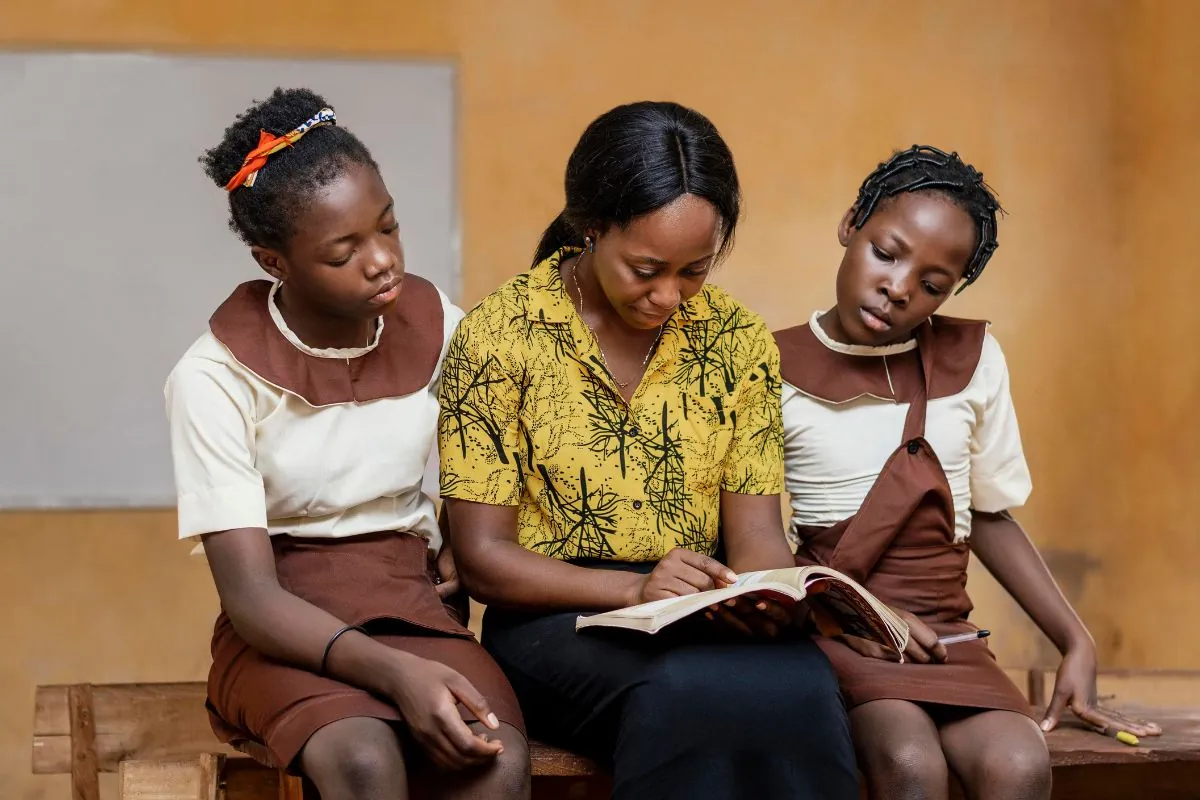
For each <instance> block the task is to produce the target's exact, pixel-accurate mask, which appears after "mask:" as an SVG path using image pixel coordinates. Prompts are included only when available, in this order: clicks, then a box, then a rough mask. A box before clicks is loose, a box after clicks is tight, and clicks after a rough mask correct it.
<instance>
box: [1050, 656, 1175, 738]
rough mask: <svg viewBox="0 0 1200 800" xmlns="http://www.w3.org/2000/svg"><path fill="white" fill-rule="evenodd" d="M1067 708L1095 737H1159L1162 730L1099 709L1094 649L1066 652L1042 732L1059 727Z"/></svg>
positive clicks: (1153, 725) (1059, 668)
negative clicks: (1124, 735) (1126, 733)
mask: <svg viewBox="0 0 1200 800" xmlns="http://www.w3.org/2000/svg"><path fill="white" fill-rule="evenodd" d="M1068 708H1070V709H1071V711H1073V712H1074V713H1075V716H1077V717H1079V718H1080V719H1081V720H1083V721H1084V722H1086V723H1087V724H1088V725H1090V726H1091V727H1092V728H1093V729H1095V730H1096V731H1097V732H1098V733H1102V734H1110V733H1116V732H1117V731H1127V732H1129V733H1132V734H1133V735H1134V736H1158V735H1159V734H1160V733H1162V728H1160V727H1159V726H1158V725H1156V724H1155V723H1153V722H1146V721H1143V720H1134V719H1130V718H1129V717H1126V716H1125V715H1124V714H1119V713H1117V712H1116V711H1112V710H1109V709H1107V708H1104V707H1103V706H1101V705H1100V703H1099V701H1098V700H1097V697H1096V649H1095V647H1093V646H1089V645H1079V646H1076V647H1073V648H1070V649H1068V650H1067V654H1066V655H1065V656H1063V660H1062V663H1061V664H1060V665H1059V667H1058V674H1057V675H1056V676H1055V679H1054V695H1053V696H1052V697H1051V698H1050V705H1049V706H1048V707H1047V708H1046V716H1045V718H1044V719H1043V720H1042V730H1043V731H1046V732H1047V733H1049V732H1050V731H1052V730H1054V729H1055V728H1056V727H1058V723H1059V721H1060V720H1061V719H1062V715H1063V712H1064V711H1066V710H1067V709H1068Z"/></svg>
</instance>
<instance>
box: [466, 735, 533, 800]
mask: <svg viewBox="0 0 1200 800" xmlns="http://www.w3.org/2000/svg"><path fill="white" fill-rule="evenodd" d="M472 727H473V728H475V729H476V730H478V731H480V732H481V733H486V734H487V736H488V737H489V738H492V739H499V740H500V742H501V743H502V744H503V745H504V752H503V753H501V754H500V755H498V756H496V759H495V761H494V762H493V763H492V765H491V766H490V767H488V768H487V784H488V786H487V790H488V793H487V796H488V797H495V798H524V797H528V796H529V791H530V777H529V745H528V744H527V743H526V741H525V736H524V735H523V734H522V733H521V732H520V731H519V730H517V729H516V728H514V727H513V726H511V725H509V724H508V723H506V722H502V723H500V729H499V730H498V731H492V730H487V729H485V728H483V727H482V726H479V725H478V724H476V725H473V726H472Z"/></svg>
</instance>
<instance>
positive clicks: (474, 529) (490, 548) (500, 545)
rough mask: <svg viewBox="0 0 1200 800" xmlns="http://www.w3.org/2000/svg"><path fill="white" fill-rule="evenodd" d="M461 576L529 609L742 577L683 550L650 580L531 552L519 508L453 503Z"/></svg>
mask: <svg viewBox="0 0 1200 800" xmlns="http://www.w3.org/2000/svg"><path fill="white" fill-rule="evenodd" d="M446 502H447V503H448V504H449V505H448V507H449V510H450V522H451V526H452V527H453V531H454V533H453V538H454V554H455V559H456V562H457V564H458V573H459V577H460V579H461V580H462V582H463V584H464V585H465V586H466V587H467V590H468V591H469V592H470V593H471V595H472V596H473V597H475V598H476V599H478V600H479V601H480V602H483V603H487V604H489V605H495V606H501V607H506V608H518V609H524V610H529V611H556V610H596V611H609V610H612V609H614V608H623V607H625V606H630V605H636V604H637V603H644V602H648V601H650V600H658V599H660V598H663V597H671V596H675V595H683V594H691V593H694V592H699V591H704V590H707V589H712V588H713V587H714V586H718V585H722V586H723V585H725V584H726V583H728V582H732V581H733V580H734V579H735V577H736V576H734V575H732V574H730V573H729V570H728V569H726V568H725V567H724V566H723V565H722V564H719V563H718V562H717V561H716V560H715V559H712V558H709V557H708V556H704V555H700V554H699V553H693V552H692V551H690V550H684V549H682V548H675V549H674V550H672V551H671V552H670V553H668V554H667V556H666V558H664V559H663V560H662V561H660V562H658V564H657V565H656V566H655V568H654V571H653V572H652V573H651V574H649V575H641V574H639V573H635V572H627V571H624V570H616V569H588V568H586V567H578V566H575V565H574V564H568V563H566V562H564V561H559V560H558V559H554V558H550V557H548V556H544V555H541V554H540V553H534V552H532V551H530V550H526V549H525V548H524V547H522V546H521V544H520V542H519V541H518V540H517V509H516V507H514V506H493V505H486V504H483V503H472V502H468V501H466V500H454V499H447V500H446Z"/></svg>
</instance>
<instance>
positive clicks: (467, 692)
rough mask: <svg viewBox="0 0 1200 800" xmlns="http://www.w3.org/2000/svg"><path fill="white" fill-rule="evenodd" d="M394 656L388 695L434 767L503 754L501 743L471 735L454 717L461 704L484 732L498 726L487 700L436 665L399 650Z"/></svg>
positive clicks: (473, 762) (477, 762)
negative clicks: (393, 671)
mask: <svg viewBox="0 0 1200 800" xmlns="http://www.w3.org/2000/svg"><path fill="white" fill-rule="evenodd" d="M396 655H397V658H396V661H395V664H396V677H395V681H394V682H393V685H394V687H395V688H394V689H393V690H392V691H391V692H389V695H390V696H391V699H392V701H393V702H394V703H395V704H396V707H397V708H398V709H400V714H401V715H402V716H403V717H404V721H405V722H406V723H407V724H408V727H409V730H411V731H412V734H413V738H415V739H416V740H417V744H419V745H420V746H421V748H422V749H423V750H424V751H425V752H426V754H427V755H428V756H429V758H430V760H432V761H433V762H434V764H436V765H437V766H439V767H441V768H443V769H447V770H455V771H457V770H462V769H467V768H469V767H474V766H478V765H480V764H484V763H486V762H488V761H490V760H492V759H493V758H495V757H496V756H498V755H500V753H502V752H504V746H503V745H502V744H501V743H500V741H498V740H491V739H489V738H487V737H486V736H483V735H478V734H476V733H475V732H474V731H473V730H471V728H470V727H469V726H468V725H467V723H465V722H463V720H462V717H461V716H460V715H459V713H458V704H459V703H460V702H461V703H462V704H463V705H464V706H466V707H467V709H468V710H470V711H471V712H472V713H473V714H474V715H475V717H476V719H478V720H479V721H480V722H482V723H483V724H484V725H485V726H487V727H488V728H491V729H492V730H496V729H498V728H499V727H500V721H499V720H498V719H496V715H495V714H493V713H492V711H491V709H490V708H489V707H488V703H487V700H486V699H485V698H484V696H483V695H481V694H480V693H479V691H478V690H476V688H475V687H474V686H472V685H471V683H470V681H468V680H467V679H466V678H464V677H463V676H462V675H461V674H460V673H458V672H457V671H455V670H453V669H451V668H450V667H447V666H446V665H444V664H439V663H438V662H436V661H429V660H427V659H424V658H418V657H416V656H413V655H409V654H408V653H403V652H400V651H396Z"/></svg>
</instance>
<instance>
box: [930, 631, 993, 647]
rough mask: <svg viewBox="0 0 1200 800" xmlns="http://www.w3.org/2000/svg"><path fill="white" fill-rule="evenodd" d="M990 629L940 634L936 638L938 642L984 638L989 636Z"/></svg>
mask: <svg viewBox="0 0 1200 800" xmlns="http://www.w3.org/2000/svg"><path fill="white" fill-rule="evenodd" d="M991 635H992V632H991V631H972V632H971V633H956V634H955V635H953V636H942V637H940V638H939V639H938V644H958V643H959V642H971V641H974V640H975V639H986V638H987V637H989V636H991Z"/></svg>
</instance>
